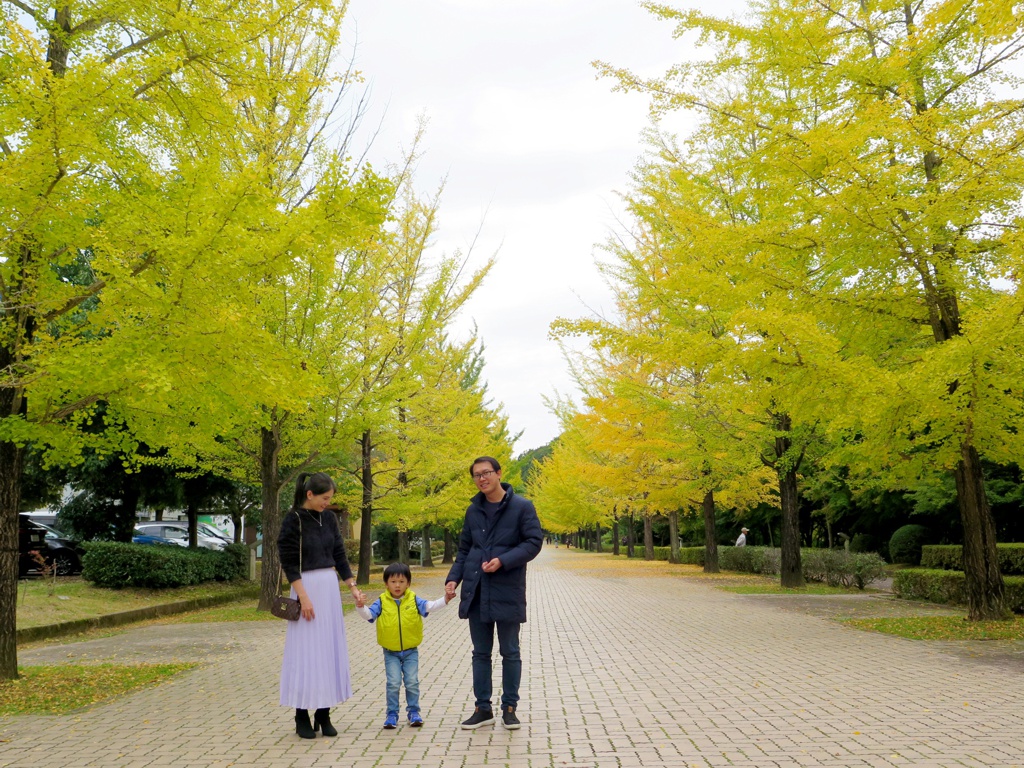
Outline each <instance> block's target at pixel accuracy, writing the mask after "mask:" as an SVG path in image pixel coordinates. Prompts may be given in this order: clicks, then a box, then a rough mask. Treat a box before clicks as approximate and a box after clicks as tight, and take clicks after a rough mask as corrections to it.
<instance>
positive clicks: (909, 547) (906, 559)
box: [889, 525, 930, 565]
mask: <svg viewBox="0 0 1024 768" xmlns="http://www.w3.org/2000/svg"><path fill="white" fill-rule="evenodd" d="M929 538H930V533H929V531H928V529H927V528H925V527H924V526H923V525H904V526H903V527H902V528H897V529H896V532H895V533H894V534H893V535H892V538H891V539H889V558H890V560H891V562H893V563H906V564H908V565H920V564H921V547H922V546H923V545H924V544H927V543H928V540H929Z"/></svg>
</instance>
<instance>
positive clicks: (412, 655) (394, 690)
mask: <svg viewBox="0 0 1024 768" xmlns="http://www.w3.org/2000/svg"><path fill="white" fill-rule="evenodd" d="M384 672H385V673H386V674H387V678H388V683H387V700H388V714H389V715H390V714H392V713H393V714H396V715H397V714H398V691H399V689H400V688H401V687H402V682H403V681H404V682H405V707H406V711H407V712H419V711H420V649H419V648H410V649H409V650H408V651H389V650H387V649H386V648H385V649H384Z"/></svg>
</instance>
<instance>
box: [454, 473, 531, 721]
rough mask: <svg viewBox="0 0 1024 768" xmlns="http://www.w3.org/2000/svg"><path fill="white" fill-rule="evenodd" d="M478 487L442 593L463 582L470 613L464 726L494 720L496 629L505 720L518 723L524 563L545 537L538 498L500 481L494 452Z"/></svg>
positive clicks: (465, 611)
mask: <svg viewBox="0 0 1024 768" xmlns="http://www.w3.org/2000/svg"><path fill="white" fill-rule="evenodd" d="M469 474H470V475H471V476H472V478H473V481H474V482H475V483H476V487H477V490H478V491H479V492H478V493H477V494H476V496H474V497H473V499H472V500H471V501H470V503H469V508H468V509H467V510H466V518H465V521H464V522H463V525H462V535H461V536H460V537H459V549H458V553H457V554H456V556H455V562H454V563H453V564H452V569H451V571H449V573H448V578H447V580H446V583H445V594H446V595H450V596H454V595H455V588H456V587H457V586H458V585H459V583H461V584H462V600H461V602H460V603H459V618H461V619H468V620H469V634H470V638H471V639H472V641H473V693H474V694H475V696H476V709H475V710H474V712H473V714H472V715H471V716H470V717H469V719H467V720H465V721H464V722H463V723H462V727H463V728H464V729H467V730H472V729H475V728H479V727H481V726H484V725H492V724H493V723H494V713H493V710H492V709H491V704H492V702H491V695H492V693H493V684H492V681H491V655H492V653H493V651H494V634H495V630H497V634H498V650H499V652H500V653H501V723H502V725H503V726H504V727H505V728H506V729H508V730H510V731H511V730H515V729H517V728H519V727H520V723H519V718H518V717H517V716H516V707H517V706H518V705H519V682H520V679H521V678H522V672H523V664H522V658H521V656H520V650H519V629H520V626H521V625H522V624H523V622H525V621H526V564H527V563H528V562H529V561H530V560H533V558H535V557H536V556H537V553H538V552H540V548H541V545H542V543H543V540H544V534H543V532H542V531H541V527H540V520H539V519H538V518H537V510H536V509H534V507H533V502H531V501H530V500H529V499H526V498H524V497H522V496H516V495H515V493H514V492H513V490H512V486H511V485H509V484H508V483H503V482H501V465H500V464H498V461H497V459H494V458H491V457H490V456H481V457H480V458H478V459H476V460H475V461H474V462H473V463H472V464H471V465H470V469H469Z"/></svg>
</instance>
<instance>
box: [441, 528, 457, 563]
mask: <svg viewBox="0 0 1024 768" xmlns="http://www.w3.org/2000/svg"><path fill="white" fill-rule="evenodd" d="M441 562H442V563H443V564H444V565H451V564H452V563H454V562H455V537H454V536H452V532H451V531H449V530H448V529H447V528H445V529H444V556H443V557H442V558H441Z"/></svg>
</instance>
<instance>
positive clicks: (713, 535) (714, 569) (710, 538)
mask: <svg viewBox="0 0 1024 768" xmlns="http://www.w3.org/2000/svg"><path fill="white" fill-rule="evenodd" d="M701 508H702V509H703V511H704V573H718V529H717V526H716V523H715V492H714V491H708V492H707V493H705V494H704V502H703V504H702V505H701Z"/></svg>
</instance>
